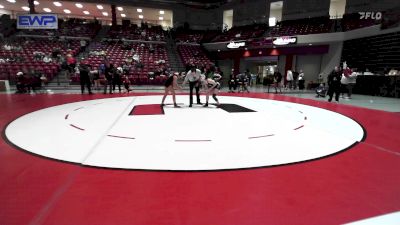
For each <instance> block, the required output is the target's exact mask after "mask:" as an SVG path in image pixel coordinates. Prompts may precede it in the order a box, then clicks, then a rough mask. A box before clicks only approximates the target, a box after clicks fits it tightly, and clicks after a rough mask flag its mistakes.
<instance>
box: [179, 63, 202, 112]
mask: <svg viewBox="0 0 400 225" xmlns="http://www.w3.org/2000/svg"><path fill="white" fill-rule="evenodd" d="M200 77H201V71H200V70H199V69H196V67H194V66H193V67H192V68H191V69H190V70H189V71H188V72H187V73H186V77H185V80H184V81H183V84H182V86H183V85H185V84H186V83H187V82H189V89H190V98H189V100H190V104H189V107H192V104H193V88H196V98H197V104H199V105H201V102H200V94H199V91H200Z"/></svg>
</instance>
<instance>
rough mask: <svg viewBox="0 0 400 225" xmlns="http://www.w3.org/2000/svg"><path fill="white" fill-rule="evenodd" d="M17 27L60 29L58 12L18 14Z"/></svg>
mask: <svg viewBox="0 0 400 225" xmlns="http://www.w3.org/2000/svg"><path fill="white" fill-rule="evenodd" d="M17 29H30V30H34V29H58V17H57V14H21V15H17Z"/></svg>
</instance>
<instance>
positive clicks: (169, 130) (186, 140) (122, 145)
mask: <svg viewBox="0 0 400 225" xmlns="http://www.w3.org/2000/svg"><path fill="white" fill-rule="evenodd" d="M161 98H162V96H135V97H123V98H107V99H98V100H92V101H83V102H76V103H70V104H65V105H60V106H55V107H50V108H45V109H42V110H39V111H36V112H32V113H29V114H27V115H24V116H22V117H20V118H18V119H16V120H14V121H13V122H12V123H10V124H9V125H8V127H7V128H6V130H5V134H6V137H7V139H8V140H9V141H10V142H11V143H13V144H14V145H16V146H18V147H19V148H21V149H24V150H26V151H29V152H32V153H34V154H38V155H41V156H45V157H49V158H52V159H57V160H62V161H68V162H73V163H79V164H83V165H88V166H96V167H107V168H119V169H145V170H178V171H179V170H183V171H186V170H223V169H242V168H253V167H264V166H274V165H282V164H288V163H296V162H301V161H307V160H312V159H317V158H321V157H324V156H328V155H331V154H334V153H337V152H340V151H342V150H345V149H348V148H349V147H351V146H353V145H354V144H356V143H358V142H359V141H361V140H362V139H363V137H364V131H363V128H362V127H361V126H360V125H359V124H358V123H357V122H355V121H354V120H352V119H350V118H348V117H345V116H343V115H341V114H338V113H335V112H332V111H328V110H324V109H320V108H316V107H311V106H307V105H301V104H295V103H289V102H282V101H274V100H268V99H257V98H241V97H226V96H220V97H218V98H219V100H220V102H221V103H225V104H230V105H229V107H228V106H227V109H228V110H226V109H223V108H224V107H223V108H217V107H215V106H213V105H211V106H210V107H208V108H204V107H202V106H200V105H193V106H194V107H193V108H189V107H188V105H187V103H188V96H177V102H178V103H185V105H183V104H180V105H181V106H182V108H173V107H172V105H167V106H165V107H164V112H162V111H161V108H160V111H161V112H162V113H161V114H155V115H130V113H131V112H132V110H133V108H134V107H136V108H137V109H140V108H146V107H147V106H149V105H150V106H151V105H152V104H160V102H161ZM203 98H204V97H203ZM194 99H195V98H194ZM170 101H171V97H170V96H168V98H167V102H170ZM203 103H204V102H203ZM210 103H213V99H212V98H211V97H210ZM157 107H158V106H154V105H153V106H152V108H151V107H150V112H152V111H154V110H152V109H154V108H155V109H157ZM238 108H239V109H245V111H243V112H242V111H241V112H229V110H231V109H233V111H234V110H235V109H238ZM246 109H247V110H248V112H246ZM156 111H157V110H156ZM251 111H252V112H251ZM144 112H145V114H146V110H144ZM150 114H151V113H150Z"/></svg>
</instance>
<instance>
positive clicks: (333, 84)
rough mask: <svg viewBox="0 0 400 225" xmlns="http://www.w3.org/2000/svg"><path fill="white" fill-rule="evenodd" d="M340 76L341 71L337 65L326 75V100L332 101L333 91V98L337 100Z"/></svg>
mask: <svg viewBox="0 0 400 225" xmlns="http://www.w3.org/2000/svg"><path fill="white" fill-rule="evenodd" d="M341 78H342V73H341V71H340V68H339V67H338V66H335V69H334V70H333V71H332V72H331V73H330V74H329V76H328V86H329V88H328V95H329V99H328V101H329V102H330V101H332V98H333V94H334V93H335V100H336V101H337V102H339V95H340V84H341V83H340V79H341Z"/></svg>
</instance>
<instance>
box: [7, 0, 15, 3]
mask: <svg viewBox="0 0 400 225" xmlns="http://www.w3.org/2000/svg"><path fill="white" fill-rule="evenodd" d="M7 1H8V2H11V3H15V0H7Z"/></svg>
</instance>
